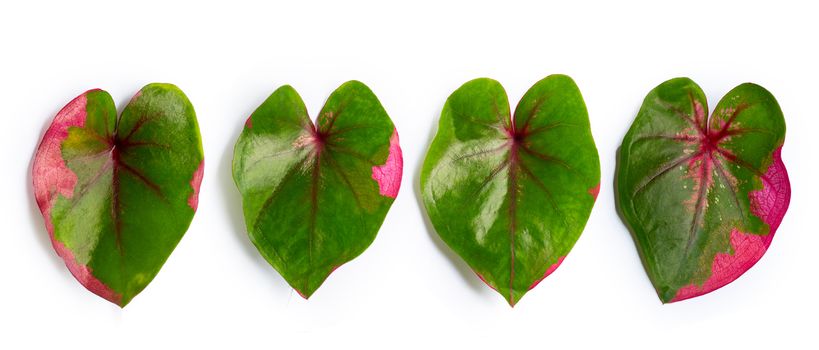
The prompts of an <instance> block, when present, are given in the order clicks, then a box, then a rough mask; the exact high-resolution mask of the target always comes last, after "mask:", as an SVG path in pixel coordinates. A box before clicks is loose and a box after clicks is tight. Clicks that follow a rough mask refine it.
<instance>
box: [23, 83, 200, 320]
mask: <svg viewBox="0 0 819 350" xmlns="http://www.w3.org/2000/svg"><path fill="white" fill-rule="evenodd" d="M203 159H204V157H203V152H202V144H201V139H200V135H199V126H198V125H197V121H196V115H195V113H194V110H193V106H192V105H191V103H190V102H189V101H188V99H187V97H185V95H184V94H183V93H182V91H180V90H179V89H178V88H176V87H175V86H173V85H170V84H150V85H147V86H145V87H144V88H142V90H141V91H140V92H139V93H137V95H136V96H134V97H133V98H132V99H131V101H130V102H129V103H128V105H127V106H126V107H125V109H124V111H123V112H122V116H121V117H120V118H117V110H116V107H115V105H114V101H113V99H112V98H111V96H110V95H109V94H108V93H107V92H105V91H102V90H90V91H87V92H85V93H84V94H82V95H80V96H79V97H77V98H75V99H74V100H73V101H71V102H70V103H69V104H68V105H66V106H65V107H64V108H63V109H62V110H61V111H60V112H59V113H58V114H57V116H56V117H55V118H54V121H53V122H52V124H51V126H50V127H49V128H48V130H47V131H46V133H45V135H44V136H43V139H42V141H41V143H40V146H39V148H38V149H37V153H36V155H35V158H34V165H33V170H32V175H33V180H34V193H35V197H36V200H37V204H38V205H39V207H40V211H41V212H42V214H43V218H44V219H45V224H46V229H47V230H48V233H49V235H50V236H51V241H52V243H53V245H54V249H55V250H56V251H57V253H58V254H59V256H60V257H61V258H62V259H63V260H64V261H65V263H66V266H68V268H69V270H70V271H71V273H72V274H73V275H74V277H76V278H77V280H79V281H80V282H81V283H82V284H83V285H84V286H85V287H86V288H88V289H89V290H90V291H92V292H94V293H95V294H97V295H99V296H101V297H103V298H105V299H107V300H109V301H111V302H112V303H115V304H117V305H119V306H125V305H126V304H128V302H130V301H131V299H132V298H133V297H134V296H135V295H137V294H138V293H139V292H140V291H142V289H143V288H145V286H147V285H148V283H149V282H150V281H151V280H152V279H153V278H154V276H155V275H156V274H157V272H159V269H160V268H161V267H162V265H163V264H164V263H165V260H166V259H167V258H168V256H169V255H170V254H171V252H172V251H173V249H174V248H175V247H176V244H177V243H178V242H179V240H180V239H181V238H182V236H183V235H184V234H185V231H187V229H188V225H190V222H191V219H192V218H193V214H194V212H195V211H196V206H197V202H198V192H199V185H200V182H201V180H202V171H203V164H204V163H203Z"/></svg>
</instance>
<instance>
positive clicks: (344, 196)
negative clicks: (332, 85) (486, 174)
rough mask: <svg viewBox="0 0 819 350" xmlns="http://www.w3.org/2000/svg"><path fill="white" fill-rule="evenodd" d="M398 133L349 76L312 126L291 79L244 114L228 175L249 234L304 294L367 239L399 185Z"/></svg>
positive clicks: (357, 251) (366, 243)
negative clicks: (287, 84) (251, 111)
mask: <svg viewBox="0 0 819 350" xmlns="http://www.w3.org/2000/svg"><path fill="white" fill-rule="evenodd" d="M402 167H403V161H402V156H401V148H400V146H399V144H398V134H397V132H396V130H395V127H394V126H393V124H392V121H391V120H390V118H389V116H388V115H387V113H386V111H384V108H383V107H382V106H381V103H380V102H379V101H378V99H377V98H376V96H375V95H374V94H373V93H372V91H370V89H369V88H367V86H365V85H364V84H362V83H360V82H357V81H350V82H347V83H345V84H343V85H341V86H340V87H339V88H338V89H337V90H336V91H334V92H333V93H332V95H330V97H329V99H328V100H327V102H326V104H325V105H324V108H323V109H322V110H321V113H320V114H319V116H318V119H317V126H315V125H314V124H313V123H312V121H311V120H310V118H309V117H308V115H307V110H306V108H305V106H304V103H303V102H302V99H301V97H300V96H299V95H298V93H296V91H295V90H294V89H293V88H292V87H290V86H283V87H281V88H279V89H277V90H276V91H275V92H273V94H272V95H270V97H268V98H267V100H266V101H264V103H263V104H262V105H261V106H259V108H258V109H256V111H254V112H253V114H252V115H251V116H250V118H248V120H247V122H246V123H245V128H244V130H243V131H242V134H241V136H240V137H239V140H238V142H237V143H236V148H235V151H234V156H233V178H234V181H235V182H236V186H237V187H238V188H239V191H240V192H241V194H242V204H243V209H244V216H245V223H246V225H247V230H248V234H249V235H250V239H251V241H253V244H255V245H256V247H257V248H258V249H259V252H260V253H261V254H262V256H264V258H265V259H266V260H267V261H268V262H269V263H270V264H271V265H272V266H273V267H274V268H275V269H276V270H277V271H279V273H280V274H281V275H282V276H283V277H284V279H285V280H287V282H288V283H289V284H290V285H291V286H292V287H293V288H294V289H295V290H296V291H298V292H299V294H301V295H302V296H303V297H305V298H308V297H310V296H311V295H312V294H313V292H315V291H316V289H318V287H319V286H321V284H322V283H323V282H324V280H325V279H326V278H327V277H328V276H329V275H330V273H331V272H332V271H333V270H335V269H336V268H337V267H339V266H341V265H342V264H344V263H346V262H348V261H350V260H352V259H353V258H355V257H356V256H358V255H359V254H361V253H362V252H363V251H364V250H365V249H366V248H367V247H368V246H369V245H370V243H372V242H373V240H374V239H375V236H376V233H377V232H378V229H379V228H380V227H381V223H382V222H383V221H384V217H385V216H386V215H387V211H388V210H389V208H390V206H391V205H392V202H393V200H394V199H395V196H396V195H397V194H398V189H399V187H400V185H401V174H402Z"/></svg>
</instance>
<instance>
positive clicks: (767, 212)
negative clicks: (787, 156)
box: [671, 147, 791, 302]
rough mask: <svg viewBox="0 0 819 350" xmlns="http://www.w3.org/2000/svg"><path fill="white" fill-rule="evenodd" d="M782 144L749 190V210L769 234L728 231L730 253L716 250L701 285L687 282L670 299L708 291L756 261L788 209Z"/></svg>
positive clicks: (675, 299) (789, 196)
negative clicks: (757, 184)
mask: <svg viewBox="0 0 819 350" xmlns="http://www.w3.org/2000/svg"><path fill="white" fill-rule="evenodd" d="M781 153H782V147H780V148H778V149H777V150H776V151H774V153H773V162H772V163H771V165H770V166H769V167H768V170H767V171H766V172H765V176H764V178H763V184H762V189H760V190H758V191H752V192H751V193H749V198H750V202H751V212H753V214H754V215H756V216H757V217H759V218H760V219H762V221H763V222H764V223H766V224H767V225H768V226H769V231H768V234H764V235H757V234H747V233H742V232H740V231H738V230H737V229H733V230H731V247H732V248H733V254H732V253H718V254H717V255H716V256H714V262H713V264H712V265H711V277H709V278H708V280H706V281H705V283H703V284H702V285H701V286H698V285H696V284H690V285H688V286H685V287H683V288H680V290H678V291H677V294H676V295H675V296H674V299H672V300H671V302H677V301H681V300H685V299H690V298H693V297H697V296H700V295H703V294H706V293H710V292H712V291H714V290H716V289H719V288H721V287H723V286H725V285H726V284H728V283H731V282H733V281H734V280H736V279H737V278H739V276H741V275H742V274H743V273H745V271H748V270H749V269H750V268H751V267H753V266H754V264H756V262H757V261H759V259H761V258H762V255H764V254H765V251H767V250H768V247H769V246H770V245H771V241H772V240H773V236H774V234H775V233H776V229H777V228H779V224H781V223H782V218H783V217H784V216H785V212H786V211H787V210H788V204H789V203H790V199H791V186H790V182H789V180H788V173H787V171H786V170H785V165H784V163H782V158H781Z"/></svg>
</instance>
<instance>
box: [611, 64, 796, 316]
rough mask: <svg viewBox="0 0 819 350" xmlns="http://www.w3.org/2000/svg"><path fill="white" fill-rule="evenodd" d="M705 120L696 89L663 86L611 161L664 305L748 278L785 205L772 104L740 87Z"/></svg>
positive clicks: (682, 82)
mask: <svg viewBox="0 0 819 350" xmlns="http://www.w3.org/2000/svg"><path fill="white" fill-rule="evenodd" d="M707 113H708V105H707V101H706V98H705V95H704V94H703V92H702V90H701V89H700V87H699V86H697V85H696V84H695V83H694V82H693V81H691V80H690V79H687V78H677V79H672V80H669V81H667V82H665V83H663V84H661V85H660V86H658V87H656V88H655V89H654V90H652V91H651V92H650V93H649V94H648V96H647V97H646V99H645V101H644V102H643V106H642V108H641V109H640V111H639V113H638V114H637V118H636V119H635V121H634V124H632V126H631V129H630V130H629V131H628V133H627V134H626V137H625V138H624V139H623V144H622V146H621V147H620V150H619V154H618V171H617V180H616V182H617V199H618V208H619V210H620V212H621V213H622V215H623V217H624V219H625V221H626V223H627V224H628V226H629V228H630V229H631V231H632V233H633V234H634V237H635V240H636V243H637V248H638V250H639V251H640V255H641V257H642V260H643V263H644V265H645V267H646V270H647V272H648V275H649V277H650V279H651V281H652V283H653V284H654V287H655V289H656V290H657V294H658V295H659V297H660V299H661V300H662V301H663V302H664V303H665V302H674V301H679V300H684V299H688V298H692V297H696V296H699V295H702V294H705V293H709V292H711V291H713V290H715V289H717V288H720V287H722V286H724V285H726V284H728V283H730V282H732V281H733V280H735V279H736V278H738V277H739V276H740V275H742V274H743V273H744V272H745V271H746V270H748V269H750V268H751V266H753V265H754V264H755V263H756V262H757V261H758V260H759V259H760V258H761V257H762V255H763V254H764V253H765V251H766V250H767V248H768V246H769V245H770V243H771V240H772V239H773V236H774V232H775V231H776V229H777V227H778V226H779V224H780V222H781V221H782V218H783V216H784V215H785V211H786V210H787V208H788V203H789V201H790V184H789V182H788V175H787V172H786V170H785V166H784V164H783V163H782V160H781V158H780V152H781V148H782V144H783V142H784V140H785V120H784V118H783V116H782V111H781V110H780V108H779V105H778V104H777V102H776V100H775V99H774V97H773V96H772V95H771V94H770V93H769V92H768V91H767V90H765V89H764V88H762V87H760V86H758V85H754V84H750V83H746V84H742V85H739V86H737V87H736V88H734V89H733V90H731V91H730V92H728V94H727V95H725V97H723V98H722V100H721V101H720V102H719V103H718V104H717V107H716V109H715V110H714V112H713V114H712V115H711V117H710V118H708V116H707Z"/></svg>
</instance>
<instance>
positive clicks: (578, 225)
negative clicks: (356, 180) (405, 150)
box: [421, 75, 600, 305]
mask: <svg viewBox="0 0 819 350" xmlns="http://www.w3.org/2000/svg"><path fill="white" fill-rule="evenodd" d="M513 125H514V127H513ZM563 138H568V139H570V140H572V143H571V144H570V145H569V144H567V143H565V142H561V141H560V140H561V139H563ZM599 181H600V168H599V160H598V156H597V150H596V147H595V146H594V141H593V139H592V137H591V131H590V128H589V121H588V114H587V112H586V108H585V103H584V102H583V99H582V97H581V95H580V92H579V89H578V88H577V86H576V85H575V84H574V82H573V81H572V80H571V78H569V77H566V76H562V75H553V76H550V77H547V78H545V79H543V80H541V81H540V82H538V83H536V84H535V85H534V86H533V87H532V88H531V89H530V90H529V91H528V92H527V93H526V95H524V97H523V98H522V99H521V102H520V103H519V104H518V107H517V108H516V111H515V115H514V118H512V117H511V115H510V112H509V104H508V100H507V97H506V93H505V91H504V90H503V87H502V86H501V85H500V84H499V83H497V82H496V81H494V80H491V79H476V80H473V81H470V82H467V83H466V84H464V85H463V86H462V87H461V88H459V89H458V90H456V91H455V92H454V93H453V94H452V95H451V96H450V97H449V99H448V100H447V103H446V104H445V106H444V109H443V112H442V113H441V119H440V122H439V127H438V133H437V134H436V137H435V139H434V140H433V142H432V145H431V146H430V149H429V151H428V153H427V157H426V159H425V161H424V167H423V170H422V173H421V188H422V195H423V199H424V204H425V208H426V209H427V213H428V215H429V217H430V220H431V221H432V223H433V225H434V227H435V230H436V231H437V232H438V234H439V235H440V236H441V238H442V239H443V240H444V242H446V243H447V245H449V246H450V247H451V248H452V249H453V250H454V251H455V252H456V253H458V254H459V255H460V256H461V257H462V258H464V260H466V262H467V263H468V264H469V265H470V267H472V269H473V270H474V271H475V272H476V274H478V276H479V277H480V278H481V279H482V280H483V281H484V282H486V283H487V284H488V285H489V286H490V287H492V288H493V289H495V290H497V291H498V292H499V293H501V294H502V295H503V296H504V297H505V298H506V299H507V301H508V302H509V304H510V305H514V304H515V303H517V301H519V300H520V298H521V297H522V296H523V295H524V294H525V293H526V292H527V291H528V290H530V289H531V288H533V287H534V286H535V285H536V284H537V283H538V282H540V280H542V279H543V278H544V277H545V276H548V275H549V274H550V273H551V272H553V271H554V269H556V268H557V266H558V265H559V264H560V263H561V262H562V260H563V258H564V257H565V256H566V255H567V254H568V252H569V250H571V248H572V247H573V245H574V243H575V242H576V241H577V238H578V237H579V236H580V233H581V232H582V229H583V227H584V226H585V223H586V220H587V219H588V216H589V214H590V211H591V208H592V206H593V204H594V201H595V198H596V194H597V192H596V191H597V189H598V188H599Z"/></svg>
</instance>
